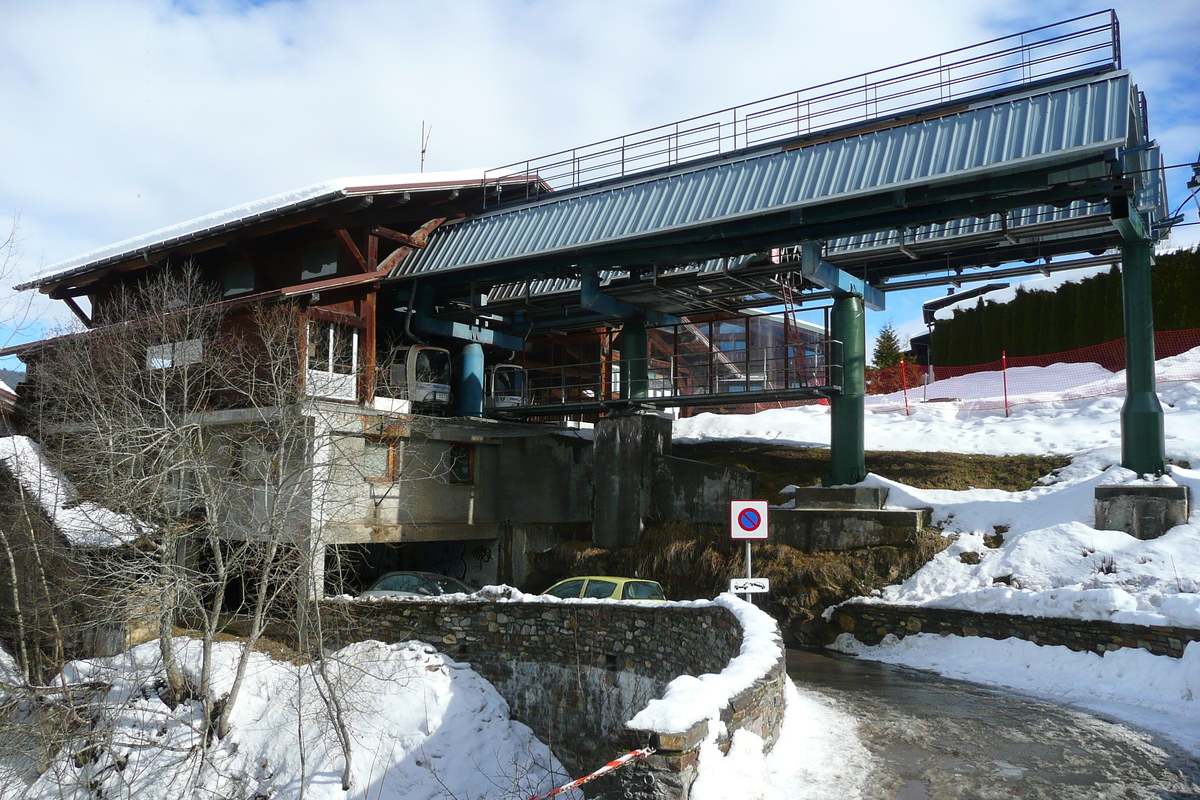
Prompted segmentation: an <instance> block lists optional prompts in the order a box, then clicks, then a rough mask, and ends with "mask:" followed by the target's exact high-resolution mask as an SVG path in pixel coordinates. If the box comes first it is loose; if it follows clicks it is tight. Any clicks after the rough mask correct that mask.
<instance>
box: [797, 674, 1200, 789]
mask: <svg viewBox="0 0 1200 800" xmlns="http://www.w3.org/2000/svg"><path fill="white" fill-rule="evenodd" d="M788 673H789V674H790V675H791V677H792V679H793V680H795V681H796V683H797V684H798V685H799V686H800V687H801V688H802V689H808V690H812V691H816V692H818V693H820V694H822V695H824V696H826V697H829V698H831V699H833V700H835V701H836V702H837V703H838V705H839V706H840V707H841V708H843V709H844V710H846V711H848V712H849V713H851V714H853V715H854V716H856V717H857V718H858V719H859V720H860V721H861V722H860V726H859V731H858V734H859V737H860V739H861V740H862V743H863V745H864V746H865V747H866V748H867V749H868V750H869V751H870V752H871V754H872V756H874V757H875V759H876V767H875V771H874V773H873V774H872V775H871V777H870V779H869V780H868V781H867V782H866V784H865V786H864V787H863V795H862V796H863V798H864V800H926V799H928V800H952V799H953V800H957V798H972V800H982V799H984V798H1013V797H1029V798H1046V799H1047V800H1050V799H1051V798H1054V800H1072V799H1073V798H1147V799H1149V798H1153V800H1172V799H1175V798H1179V799H1182V798H1200V761H1197V760H1195V759H1192V758H1190V757H1188V756H1187V755H1186V754H1184V753H1183V752H1182V751H1181V750H1179V749H1178V748H1176V747H1175V746H1174V745H1172V744H1170V743H1167V742H1165V741H1163V740H1162V739H1160V738H1157V737H1155V736H1153V735H1152V734H1148V733H1145V732H1143V731H1141V730H1136V729H1132V728H1129V727H1126V726H1124V725H1121V724H1117V723H1114V722H1110V721H1108V720H1105V719H1102V718H1100V717H1098V716H1096V715H1094V714H1092V713H1088V712H1084V711H1079V710H1075V709H1072V708H1066V707H1063V706H1056V705H1052V704H1048V703H1045V702H1041V701H1038V700H1033V699H1030V698H1027V697H1023V696H1020V695H1016V694H1010V693H1006V692H999V691H994V690H991V689H986V688H984V687H981V686H977V685H975V684H971V683H964V682H962V681H955V680H949V679H946V678H942V677H939V676H937V675H934V674H932V673H926V672H919V671H915V670H908V669H904V668H900V667H894V666H889V665H885V664H878V663H874V662H867V661H858V660H855V659H853V658H849V657H845V656H838V655H834V654H826V653H823V652H813V651H801V650H789V651H788ZM836 800H843V798H842V797H838V798H836Z"/></svg>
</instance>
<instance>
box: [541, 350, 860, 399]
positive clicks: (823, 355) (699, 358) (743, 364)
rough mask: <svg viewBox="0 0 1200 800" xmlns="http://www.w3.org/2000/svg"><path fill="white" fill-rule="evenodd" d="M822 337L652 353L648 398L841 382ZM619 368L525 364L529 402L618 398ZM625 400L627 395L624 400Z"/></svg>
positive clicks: (612, 364)
mask: <svg viewBox="0 0 1200 800" xmlns="http://www.w3.org/2000/svg"><path fill="white" fill-rule="evenodd" d="M831 344H832V345H833V347H834V348H835V350H834V352H835V353H836V352H837V351H836V348H837V346H838V344H839V343H837V342H830V341H822V342H818V343H815V344H814V343H812V342H808V343H805V344H804V345H803V346H801V345H798V344H796V345H788V346H786V347H785V346H782V345H772V346H768V347H752V348H739V349H736V350H715V349H714V350H711V351H709V352H699V353H676V354H672V355H667V356H663V357H657V356H652V357H651V358H650V363H649V365H648V370H647V378H648V380H647V385H646V390H647V395H648V396H649V397H651V398H680V400H681V403H680V404H681V405H687V402H686V400H687V398H689V397H691V398H698V397H702V396H712V395H729V396H731V397H734V398H736V396H737V395H738V394H745V393H751V392H755V393H757V392H777V393H786V392H789V391H798V390H811V389H818V388H821V387H828V386H838V385H840V376H839V375H838V374H836V373H838V372H839V370H838V369H837V367H836V366H835V365H834V364H833V363H832V361H831V360H830V359H829V358H827V353H828V352H829V350H830V345H831ZM622 367H625V368H626V369H629V367H630V362H629V361H628V360H624V361H622V360H617V359H614V360H609V361H600V362H593V363H586V364H571V365H565V366H554V367H529V366H527V367H526V368H525V376H526V377H525V379H526V385H527V387H528V397H529V404H530V405H532V406H550V405H558V404H576V403H602V402H606V401H611V400H617V399H620V398H621V386H622V381H621V371H622ZM626 399H627V398H626Z"/></svg>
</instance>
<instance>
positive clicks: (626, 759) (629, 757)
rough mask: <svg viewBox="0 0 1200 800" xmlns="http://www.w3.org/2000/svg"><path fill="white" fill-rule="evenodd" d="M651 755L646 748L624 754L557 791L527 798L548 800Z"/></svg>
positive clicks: (530, 799)
mask: <svg viewBox="0 0 1200 800" xmlns="http://www.w3.org/2000/svg"><path fill="white" fill-rule="evenodd" d="M653 754H654V748H653V747H646V748H643V749H641V750H631V751H629V752H628V753H626V754H625V755H623V756H621V757H620V758H616V759H613V760H612V761H610V762H608V763H607V764H605V765H604V766H603V767H601V768H600V769H598V770H596V771H595V772H593V773H592V774H591V775H584V776H583V777H582V778H579V779H578V780H574V781H571V782H570V783H568V784H564V785H563V786H560V787H558V788H557V789H554V790H553V791H550V792H547V793H546V794H539V795H537V796H535V797H531V798H529V800H548V798H551V797H554V796H555V795H558V794H562V793H563V792H565V791H568V790H570V789H574V788H575V787H577V786H582V785H583V784H585V783H587V782H588V781H592V780H595V779H596V778H599V777H600V776H601V775H607V774H608V773H610V772H612V771H613V770H616V769H620V768H621V767H623V766H625V765H626V764H628V763H630V762H631V761H638V760H639V759H643V758H645V757H646V756H649V755H653Z"/></svg>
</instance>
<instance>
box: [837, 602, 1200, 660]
mask: <svg viewBox="0 0 1200 800" xmlns="http://www.w3.org/2000/svg"><path fill="white" fill-rule="evenodd" d="M832 621H833V623H834V624H835V625H836V626H837V627H839V628H841V629H842V630H843V631H845V632H847V633H851V634H853V635H854V638H856V639H858V640H859V641H860V642H863V643H864V644H870V645H874V644H878V643H879V641H880V640H881V639H883V637H884V636H886V635H887V634H889V633H891V634H894V635H895V636H898V637H900V638H903V637H905V636H907V635H908V634H910V633H939V634H954V635H956V636H982V637H985V638H988V639H1009V638H1016V639H1025V640H1027V641H1030V642H1033V643H1034V644H1045V645H1062V646H1063V647H1069V648H1070V649H1072V650H1087V651H1091V652H1093V653H1101V654H1103V653H1106V652H1109V651H1112V650H1119V649H1121V648H1122V647H1140V648H1141V649H1143V650H1148V651H1150V652H1151V653H1154V654H1155V655H1160V656H1171V657H1173V658H1180V657H1181V656H1183V650H1184V648H1185V647H1187V644H1188V642H1195V641H1200V630H1196V629H1193V628H1176V627H1171V626H1165V625H1162V626H1160V625H1125V624H1121V623H1116V622H1105V621H1102V620H1083V619H1065V618H1062V617H1026V616H1017V615H1010V614H990V613H980V612H974V611H960V610H957V609H949V608H921V607H917V606H898V605H886V604H883V603H856V602H853V601H851V602H848V603H843V604H841V605H840V606H838V607H837V608H836V609H835V610H834V612H833V619H832Z"/></svg>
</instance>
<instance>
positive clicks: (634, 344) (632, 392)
mask: <svg viewBox="0 0 1200 800" xmlns="http://www.w3.org/2000/svg"><path fill="white" fill-rule="evenodd" d="M617 349H618V350H619V351H620V353H621V399H623V400H637V399H640V398H643V397H646V396H647V395H648V394H650V371H649V366H650V339H649V337H648V336H646V323H645V321H644V320H642V319H639V318H637V317H634V318H632V319H627V320H625V326H624V327H623V328H621V335H620V336H619V337H617Z"/></svg>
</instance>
